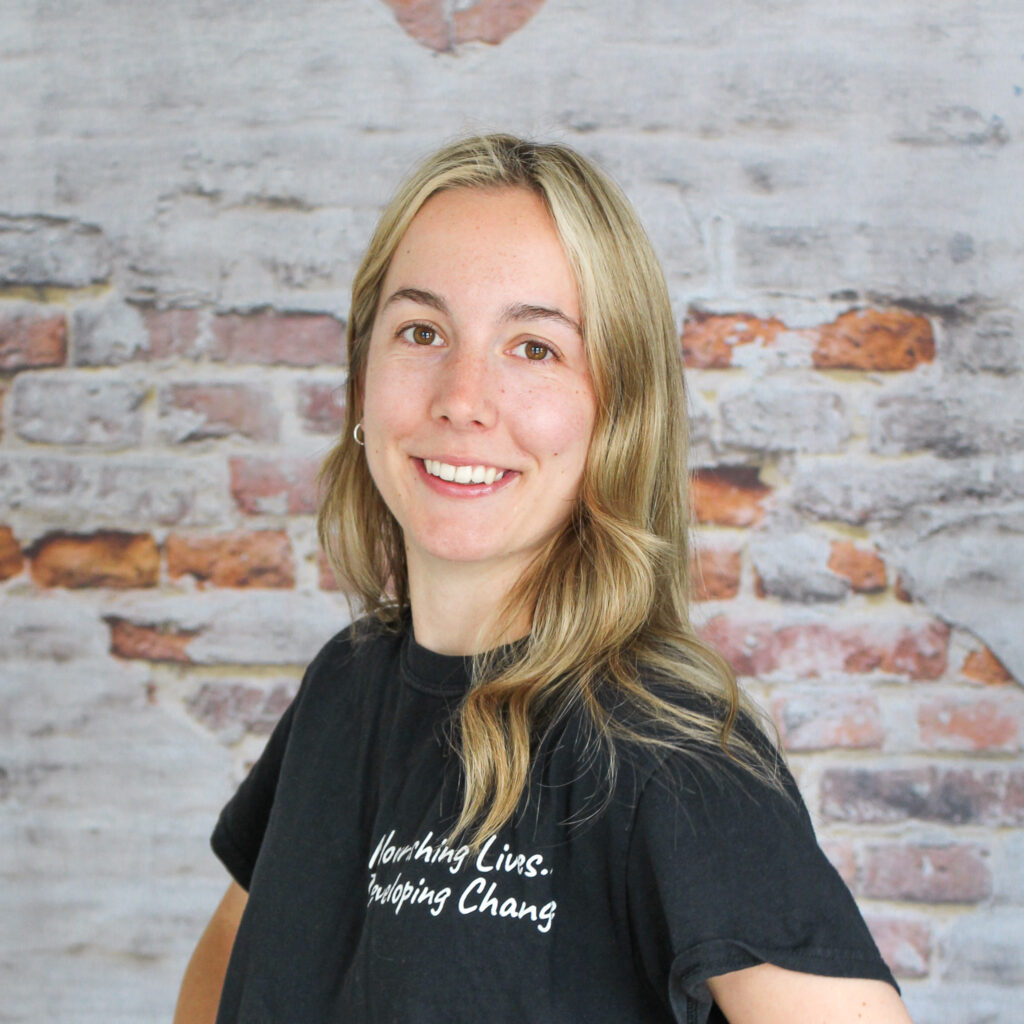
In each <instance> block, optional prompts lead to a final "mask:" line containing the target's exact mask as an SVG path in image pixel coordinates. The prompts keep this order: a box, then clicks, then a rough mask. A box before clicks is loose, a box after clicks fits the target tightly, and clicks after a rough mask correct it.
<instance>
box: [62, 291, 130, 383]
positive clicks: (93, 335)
mask: <svg viewBox="0 0 1024 1024" xmlns="http://www.w3.org/2000/svg"><path fill="white" fill-rule="evenodd" d="M148 347H149V336H148V334H147V333H146V325H145V324H144V323H143V321H142V317H141V316H140V315H139V312H138V310H137V309H135V308H134V307H133V306H129V305H128V304H127V303H124V302H121V301H120V300H119V299H117V298H110V297H108V298H107V299H105V300H104V301H101V302H90V303H85V304H83V305H81V306H78V307H77V308H76V309H75V312H74V316H73V318H72V321H71V361H72V362H73V363H75V364H76V365H79V366H114V365H117V364H119V363H124V362H127V361H128V360H130V359H132V358H133V357H134V356H135V355H136V354H137V353H139V352H145V351H146V350H147V349H148Z"/></svg>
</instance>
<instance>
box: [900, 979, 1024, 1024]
mask: <svg viewBox="0 0 1024 1024" xmlns="http://www.w3.org/2000/svg"><path fill="white" fill-rule="evenodd" d="M902 987H903V999H904V1002H905V1003H906V1004H907V1009H908V1010H909V1012H910V1017H911V1019H912V1020H913V1021H914V1024H1019V1022H1020V993H1019V992H1015V991H1014V990H1013V989H1002V990H1000V989H998V988H993V987H991V986H987V985H964V984H950V983H949V982H946V983H945V984H935V983H930V984H929V983H924V984H920V983H918V984H915V983H912V982H904V983H902Z"/></svg>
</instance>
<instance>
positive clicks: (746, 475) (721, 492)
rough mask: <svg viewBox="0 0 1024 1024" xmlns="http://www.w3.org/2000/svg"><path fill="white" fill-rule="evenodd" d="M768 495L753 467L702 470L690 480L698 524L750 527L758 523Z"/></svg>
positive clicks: (767, 489)
mask: <svg viewBox="0 0 1024 1024" xmlns="http://www.w3.org/2000/svg"><path fill="white" fill-rule="evenodd" d="M769 494H771V489H770V488H769V487H766V486H765V485H764V484H763V483H761V481H760V480H759V479H758V470H757V469H756V468H753V467H746V466H739V467H723V468H719V469H704V470H701V471H700V472H698V473H697V474H696V475H695V476H694V478H693V506H694V512H695V514H696V517H697V521H698V522H701V523H715V524H717V525H718V526H753V525H754V524H755V523H759V522H760V521H761V518H762V516H763V515H764V504H765V501H766V499H767V498H768V495H769Z"/></svg>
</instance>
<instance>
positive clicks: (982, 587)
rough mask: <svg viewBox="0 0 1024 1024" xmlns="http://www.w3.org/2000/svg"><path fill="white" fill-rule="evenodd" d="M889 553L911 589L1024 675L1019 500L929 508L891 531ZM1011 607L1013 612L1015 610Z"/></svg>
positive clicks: (1023, 524) (1023, 535) (1023, 528)
mask: <svg viewBox="0 0 1024 1024" xmlns="http://www.w3.org/2000/svg"><path fill="white" fill-rule="evenodd" d="M887 538H888V539H887V543H886V553H887V555H888V556H889V558H890V560H891V562H892V563H893V564H895V565H896V566H897V567H898V568H899V570H900V572H901V573H902V574H903V575H904V577H905V579H906V582H907V585H908V587H909V589H910V592H911V593H912V594H913V595H914V596H915V597H916V598H917V599H918V600H921V601H924V602H925V603H926V604H927V605H928V607H930V608H933V609H935V611H936V612H937V613H938V614H939V615H941V616H942V617H943V618H944V619H946V620H947V621H949V622H955V623H957V624H958V625H961V626H965V627H966V628H968V629H970V630H971V631H973V632H974V633H975V634H976V635H978V636H981V637H983V638H984V640H985V642H986V643H987V644H988V646H989V647H990V648H991V649H992V651H993V653H995V655H996V656H997V657H998V658H999V659H1000V661H1002V662H1003V664H1004V665H1005V666H1006V668H1007V669H1008V670H1009V672H1010V673H1011V674H1012V675H1013V676H1014V677H1015V678H1016V679H1020V680H1024V632H1022V631H1021V629H1020V620H1019V616H1018V614H1017V612H1016V610H1017V609H1020V608H1021V607H1024V571H1022V569H1024V512H1022V511H1021V510H1020V508H1019V506H1016V505H1015V506H1011V507H1010V508H1005V509H1004V508H1000V507H999V506H998V505H990V506H988V507H982V508H980V509H979V508H977V507H974V506H972V505H969V506H966V507H961V508H956V507H952V508H950V507H941V506H940V507H937V508H923V509H920V510H918V511H915V512H914V513H912V514H910V515H907V516H906V517H904V519H903V520H902V521H901V522H900V523H899V524H898V526H893V527H891V528H890V529H889V530H888V531H887ZM1011 610H1012V611H1011Z"/></svg>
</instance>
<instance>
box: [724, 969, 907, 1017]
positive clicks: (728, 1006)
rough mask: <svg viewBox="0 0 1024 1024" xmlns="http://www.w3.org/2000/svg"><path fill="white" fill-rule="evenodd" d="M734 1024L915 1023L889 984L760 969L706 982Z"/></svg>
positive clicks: (743, 971)
mask: <svg viewBox="0 0 1024 1024" xmlns="http://www.w3.org/2000/svg"><path fill="white" fill-rule="evenodd" d="M708 988H709V989H710V991H711V995H712V996H713V997H714V1000H715V1002H716V1003H717V1004H718V1006H719V1008H720V1009H721V1010H722V1012H723V1013H724V1014H725V1016H726V1019H727V1020H728V1021H729V1022H730V1024H825V1022H827V1024H911V1021H910V1016H909V1015H908V1014H907V1010H906V1007H905V1006H904V1005H903V1001H902V1000H901V999H900V997H899V995H898V994H897V992H896V989H894V988H893V987H892V986H891V985H889V984H887V983H886V982H884V981H872V980H869V979H863V978H826V977H823V976H821V975H818V974H801V973H800V972H799V971H789V970H786V969H784V968H782V967H776V966H775V965H774V964H758V965H757V966H756V967H747V968H744V969H743V970H742V971H732V972H730V973H729V974H720V975H718V977H716V978H709V979H708Z"/></svg>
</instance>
